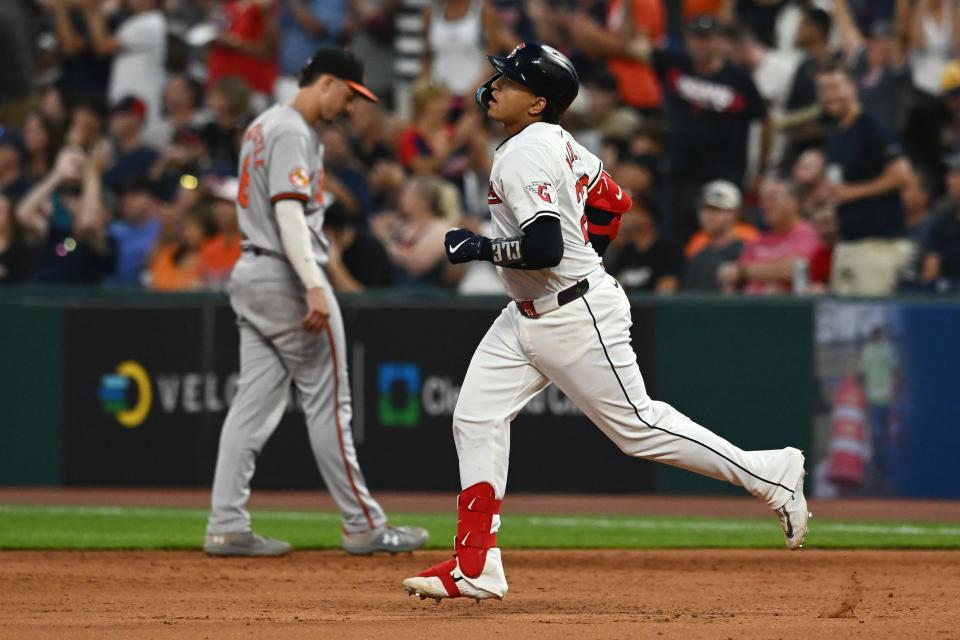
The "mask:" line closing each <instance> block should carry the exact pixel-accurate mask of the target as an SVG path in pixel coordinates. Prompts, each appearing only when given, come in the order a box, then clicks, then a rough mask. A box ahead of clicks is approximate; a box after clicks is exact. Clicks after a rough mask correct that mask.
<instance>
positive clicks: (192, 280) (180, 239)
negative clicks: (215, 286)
mask: <svg viewBox="0 0 960 640" xmlns="http://www.w3.org/2000/svg"><path fill="white" fill-rule="evenodd" d="M206 236H207V221H206V220H205V219H204V216H203V215H202V214H201V213H200V212H199V211H197V210H191V211H189V212H187V215H186V216H185V217H184V218H183V220H182V221H181V226H180V229H179V232H178V234H177V239H176V240H175V241H174V242H170V243H167V244H163V245H160V246H159V247H157V249H156V252H155V253H154V255H153V259H152V260H151V261H150V288H151V289H153V290H154V291H189V290H191V289H198V288H200V285H201V280H200V257H199V253H200V247H201V246H202V245H203V242H204V240H205V239H206Z"/></svg>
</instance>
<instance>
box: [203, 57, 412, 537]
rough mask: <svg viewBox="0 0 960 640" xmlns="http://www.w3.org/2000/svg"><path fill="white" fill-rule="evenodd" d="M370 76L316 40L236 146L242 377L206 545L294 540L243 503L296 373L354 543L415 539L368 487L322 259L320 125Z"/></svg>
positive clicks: (224, 439)
mask: <svg viewBox="0 0 960 640" xmlns="http://www.w3.org/2000/svg"><path fill="white" fill-rule="evenodd" d="M356 95H360V96H362V97H363V98H366V99H367V100H371V101H376V100H377V98H376V96H374V95H373V93H371V92H370V91H369V90H368V89H367V88H366V87H364V86H363V65H362V64H361V62H360V61H359V60H358V59H357V58H356V57H355V56H353V55H352V54H350V53H347V52H345V51H343V50H341V49H336V48H327V49H321V50H319V51H318V52H317V53H316V55H314V57H313V58H311V60H310V61H309V62H308V63H307V65H306V66H305V67H304V68H303V70H302V71H301V75H300V90H299V92H298V93H297V95H296V97H294V99H293V100H292V101H291V102H290V103H289V104H283V105H276V106H273V107H271V108H270V109H268V110H267V111H265V112H263V113H262V114H261V115H260V116H259V117H258V118H257V119H256V120H254V121H253V123H252V124H251V125H250V127H249V128H248V129H247V131H246V133H245V135H244V141H243V147H242V149H241V155H240V180H239V182H240V186H239V193H238V195H237V215H238V217H239V224H240V231H241V232H242V234H243V236H244V244H243V249H244V251H243V256H242V257H241V258H240V260H239V261H238V262H237V265H236V267H235V268H234V270H233V273H232V275H231V279H230V285H229V292H230V303H231V305H232V306H233V309H234V311H235V312H236V314H237V319H238V322H239V326H240V380H239V386H238V389H237V395H236V397H235V398H234V401H233V403H232V404H231V406H230V411H229V413H228V414H227V418H226V422H225V424H224V426H223V431H222V433H221V436H220V449H219V453H218V456H217V469H216V474H215V476H214V481H213V499H212V508H211V510H210V518H209V521H208V523H207V536H206V540H205V543H204V546H203V548H204V550H205V551H206V552H207V553H210V554H213V555H228V556H232V555H240V556H278V555H284V554H286V553H289V552H290V550H291V547H290V545H289V544H288V543H286V542H283V541H280V540H273V539H270V538H266V537H264V536H261V535H258V534H256V533H254V532H253V531H252V529H251V525H250V514H249V513H248V512H247V510H246V508H245V506H246V503H247V499H248V498H249V496H250V479H251V478H252V477H253V472H254V467H255V464H256V459H257V455H258V454H259V453H260V450H261V449H262V448H263V445H264V444H265V443H266V441H267V439H268V438H269V437H270V435H271V434H272V433H273V431H274V429H276V427H277V424H278V423H279V422H280V418H281V417H282V416H283V413H284V410H285V409H286V406H287V399H288V396H289V392H290V387H291V385H292V386H293V388H294V389H295V390H296V393H297V396H298V397H299V400H300V404H301V406H302V408H303V413H304V416H305V418H306V423H307V431H308V433H309V437H310V444H311V447H312V448H313V453H314V455H315V456H316V459H317V466H318V467H319V468H320V473H321V475H322V476H323V480H324V483H325V484H326V486H327V488H328V489H329V490H330V493H331V495H332V496H333V498H334V500H335V501H336V502H337V505H339V507H340V509H341V511H342V512H343V536H342V545H343V548H344V549H346V550H347V551H348V552H350V553H354V554H369V553H374V552H376V551H388V552H400V551H412V550H414V549H417V548H419V547H421V546H422V545H423V544H424V543H425V542H426V540H427V532H426V531H425V530H424V529H421V528H419V527H392V526H390V525H388V524H387V519H386V516H385V515H384V513H383V509H381V508H380V505H379V504H377V502H376V501H375V500H374V499H373V498H372V497H371V496H370V492H369V491H368V490H367V486H366V483H365V482H364V479H363V474H362V473H361V472H360V467H359V465H358V463H357V456H356V452H355V450H354V446H353V437H352V435H351V432H350V419H351V415H352V412H351V405H350V387H349V384H348V377H347V362H346V341H345V337H344V330H343V319H342V317H341V315H340V308H339V307H338V305H337V300H336V298H335V297H334V295H333V291H332V290H331V286H330V283H329V281H328V280H327V278H326V276H325V275H324V273H323V270H322V268H321V267H322V266H323V265H325V264H326V263H327V261H328V248H329V245H328V243H327V240H326V238H324V236H323V233H322V226H323V166H322V157H323V149H322V147H321V145H320V142H319V138H318V136H317V132H316V131H315V130H314V126H315V125H317V124H319V123H320V122H330V121H332V120H333V119H334V118H336V117H337V116H338V115H340V114H341V113H342V112H344V111H345V110H346V109H348V107H349V105H350V103H351V102H352V100H353V99H354V97H355V96H356Z"/></svg>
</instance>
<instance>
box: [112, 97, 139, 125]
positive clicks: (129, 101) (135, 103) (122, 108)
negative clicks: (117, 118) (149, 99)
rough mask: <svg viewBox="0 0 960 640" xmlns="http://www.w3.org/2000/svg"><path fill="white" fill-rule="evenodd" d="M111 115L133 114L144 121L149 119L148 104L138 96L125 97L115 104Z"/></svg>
mask: <svg viewBox="0 0 960 640" xmlns="http://www.w3.org/2000/svg"><path fill="white" fill-rule="evenodd" d="M110 113H111V114H114V113H132V114H133V115H135V116H137V117H138V118H140V119H141V120H142V119H144V118H146V117H147V103H145V102H144V101H143V100H141V99H140V98H138V97H137V96H124V97H122V98H120V100H118V101H117V102H115V103H114V104H113V106H112V107H111V108H110Z"/></svg>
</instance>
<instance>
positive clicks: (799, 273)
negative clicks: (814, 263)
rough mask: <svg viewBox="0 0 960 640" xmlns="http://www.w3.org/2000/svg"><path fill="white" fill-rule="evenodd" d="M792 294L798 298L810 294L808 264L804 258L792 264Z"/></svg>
mask: <svg viewBox="0 0 960 640" xmlns="http://www.w3.org/2000/svg"><path fill="white" fill-rule="evenodd" d="M793 293H794V295H798V296H803V295H806V294H808V293H810V264H809V263H808V262H807V259H806V258H797V259H796V260H795V261H794V262H793Z"/></svg>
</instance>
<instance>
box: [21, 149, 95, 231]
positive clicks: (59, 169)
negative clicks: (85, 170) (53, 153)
mask: <svg viewBox="0 0 960 640" xmlns="http://www.w3.org/2000/svg"><path fill="white" fill-rule="evenodd" d="M83 160H84V157H83V154H82V153H81V152H80V151H77V150H76V149H70V148H67V149H64V150H63V151H61V152H60V154H59V155H58V156H57V161H56V163H55V164H54V166H53V170H52V171H51V172H50V173H49V174H48V175H47V176H46V177H45V178H44V179H43V180H41V181H40V183H39V184H37V185H36V186H35V187H34V188H33V189H31V190H30V191H29V192H28V193H27V195H26V196H24V198H23V201H22V202H21V203H20V206H19V207H17V220H18V221H19V222H20V225H21V227H22V228H23V233H24V237H25V238H26V240H27V242H28V243H29V244H32V245H36V244H39V243H40V242H42V241H43V239H44V238H45V237H46V235H47V231H48V230H49V228H50V215H51V214H52V213H53V207H52V206H51V204H50V196H51V194H53V192H54V191H55V190H56V189H57V187H59V186H60V185H61V184H63V183H64V182H66V181H68V180H75V179H77V178H79V177H80V175H81V171H82V167H83Z"/></svg>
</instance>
